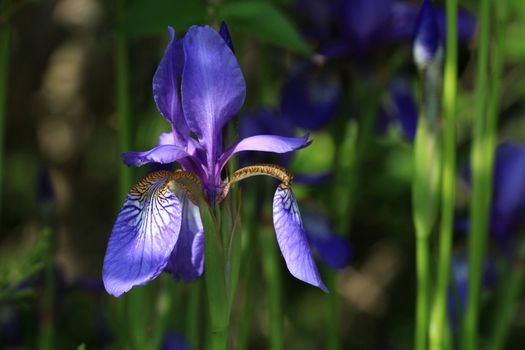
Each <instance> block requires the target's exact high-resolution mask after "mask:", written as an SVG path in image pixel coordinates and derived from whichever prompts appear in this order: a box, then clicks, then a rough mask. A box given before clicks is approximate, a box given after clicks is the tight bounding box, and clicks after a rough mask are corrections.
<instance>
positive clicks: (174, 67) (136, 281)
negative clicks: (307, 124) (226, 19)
mask: <svg viewBox="0 0 525 350" xmlns="http://www.w3.org/2000/svg"><path fill="white" fill-rule="evenodd" d="M169 34H170V41H169V44H168V46H167V48H166V51H165V53H164V56H163V58H162V60H161V62H160V64H159V66H158V68H157V71H156V73H155V75H154V77H153V96H154V100H155V103H156V105H157V108H158V110H159V112H160V114H161V115H162V116H163V117H164V118H166V120H167V121H168V122H169V123H170V124H171V126H172V132H171V133H164V134H161V135H160V137H159V143H158V146H157V147H155V148H153V149H151V150H148V151H145V152H128V153H124V154H123V157H122V158H123V160H124V162H125V163H126V164H127V165H129V166H141V165H144V164H147V163H153V162H155V163H162V164H167V163H177V164H178V165H179V166H180V169H179V170H177V171H174V172H172V171H157V172H154V173H151V174H149V175H148V176H146V177H145V178H144V179H142V180H141V181H139V182H138V183H137V184H136V185H134V186H133V187H132V188H131V190H130V192H129V193H128V195H127V197H126V199H125V202H124V205H123V206H122V209H121V211H120V213H119V214H118V217H117V220H116V222H115V224H114V226H113V230H112V232H111V235H110V238H109V243H108V247H107V250H106V255H105V258H104V266H103V280H104V286H105V288H106V290H107V291H108V293H110V294H111V295H114V296H116V297H119V296H121V295H122V294H124V293H126V292H127V291H129V290H130V289H131V288H133V287H136V286H142V285H144V284H146V283H148V282H150V281H151V280H153V279H154V278H156V277H157V276H158V275H159V274H160V273H161V272H162V271H164V270H167V271H169V272H171V273H172V275H173V276H174V277H175V278H177V279H180V278H182V279H184V280H187V281H190V280H193V279H195V278H197V277H200V276H201V275H202V273H203V265H204V264H203V262H204V234H211V233H205V232H204V229H203V224H202V220H201V217H200V210H199V206H202V205H207V206H210V207H215V206H218V205H220V202H221V201H222V200H223V199H224V198H225V197H226V196H227V195H228V191H229V189H230V187H231V185H232V184H233V183H234V182H237V181H240V180H242V179H244V178H246V177H250V176H254V175H269V176H272V177H275V178H277V179H278V180H280V184H279V185H278V187H277V190H276V191H275V195H274V199H273V223H274V228H275V232H276V235H277V242H278V244H279V247H280V249H281V252H282V255H283V257H284V259H285V262H286V265H287V267H288V270H289V271H290V273H291V274H292V275H293V276H295V277H296V278H298V279H300V280H302V281H304V282H307V283H310V284H312V285H314V286H316V287H319V288H320V289H322V290H323V291H326V287H325V285H324V284H323V282H322V280H321V278H320V275H319V272H318V270H317V267H316V265H315V263H314V260H313V258H312V255H311V251H310V247H309V245H308V240H307V238H306V234H305V232H304V228H303V225H302V222H301V217H300V214H299V209H298V206H297V201H296V199H295V197H294V194H293V192H292V189H291V187H290V186H291V182H292V176H291V175H290V174H289V173H288V171H287V170H286V169H284V168H282V167H279V166H276V165H268V164H260V165H252V166H247V167H244V168H241V169H239V170H237V171H236V172H234V173H233V174H232V175H231V177H230V178H229V179H227V178H224V176H223V169H224V166H225V165H226V163H227V162H228V160H229V159H230V158H231V157H232V156H233V155H234V154H236V153H238V152H242V151H263V152H274V153H286V152H291V151H294V150H297V149H300V148H303V147H306V146H308V145H309V141H308V135H305V136H304V137H298V138H294V137H282V136H276V135H256V136H251V137H247V138H245V139H242V140H240V141H239V142H237V143H235V144H233V145H231V146H230V147H229V148H227V149H226V150H223V149H222V145H223V140H222V128H223V127H224V126H225V125H226V123H227V122H228V121H229V120H230V119H231V118H232V116H234V115H235V114H237V113H238V112H239V110H240V109H241V107H242V105H243V103H244V98H245V92H246V85H245V81H244V77H243V74H242V72H241V69H240V67H239V64H238V62H237V59H236V57H235V55H234V53H233V50H232V46H231V39H230V38H229V35H228V31H227V30H226V28H225V26H224V24H223V29H222V30H221V31H220V34H219V33H217V32H216V31H215V30H213V29H212V28H210V27H208V26H192V27H191V28H190V29H189V30H188V32H187V33H186V36H185V37H184V38H182V39H178V40H176V39H175V32H174V30H173V29H172V28H169Z"/></svg>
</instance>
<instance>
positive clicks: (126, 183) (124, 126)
mask: <svg viewBox="0 0 525 350" xmlns="http://www.w3.org/2000/svg"><path fill="white" fill-rule="evenodd" d="M124 9H125V0H116V1H115V17H116V19H117V21H118V20H119V19H120V18H121V17H122V15H123V13H124ZM128 73H129V63H128V50H127V39H126V35H125V34H124V33H123V32H122V31H120V30H116V31H115V87H116V91H115V98H116V101H115V105H116V113H117V138H118V151H119V153H121V152H125V151H128V150H130V149H131V147H130V146H131V142H130V120H129V119H130V118H129V76H128ZM130 187H131V171H130V169H129V168H128V167H127V166H125V165H121V166H120V173H119V180H118V203H119V205H120V203H122V201H124V198H126V195H127V193H128V191H129V189H130ZM113 303H114V306H115V308H114V311H115V316H116V319H117V322H116V324H117V327H116V328H117V329H116V331H117V342H118V343H119V344H120V345H123V346H124V344H127V345H128V341H129V337H128V336H129V335H130V332H128V324H129V323H128V321H129V320H128V317H127V306H128V297H127V296H125V297H124V298H121V299H119V300H116V301H113Z"/></svg>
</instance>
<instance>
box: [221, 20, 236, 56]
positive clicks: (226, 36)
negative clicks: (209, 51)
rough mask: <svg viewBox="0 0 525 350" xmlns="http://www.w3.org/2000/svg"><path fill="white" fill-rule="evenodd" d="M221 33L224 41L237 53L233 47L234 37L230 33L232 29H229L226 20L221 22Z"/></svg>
mask: <svg viewBox="0 0 525 350" xmlns="http://www.w3.org/2000/svg"><path fill="white" fill-rule="evenodd" d="M219 34H220V35H221V37H222V38H223V39H224V42H226V44H227V45H228V47H229V48H230V49H231V50H232V52H233V53H235V50H234V49H233V41H232V37H231V35H230V31H229V30H228V26H227V25H226V23H224V21H222V22H221V28H220V29H219Z"/></svg>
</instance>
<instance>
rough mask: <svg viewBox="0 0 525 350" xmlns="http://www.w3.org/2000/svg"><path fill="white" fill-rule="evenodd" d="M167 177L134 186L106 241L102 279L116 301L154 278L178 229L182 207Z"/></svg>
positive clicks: (156, 176)
mask: <svg viewBox="0 0 525 350" xmlns="http://www.w3.org/2000/svg"><path fill="white" fill-rule="evenodd" d="M169 178H170V173H169V172H165V171H161V172H157V173H153V174H150V175H148V176H147V177H145V178H144V179H142V180H141V181H140V182H139V183H137V184H136V185H135V186H133V187H132V188H131V190H130V192H129V194H128V196H127V197H126V200H125V202H124V205H123V206H122V209H121V210H120V213H119V215H118V217H117V221H116V222H115V225H114V226H113V230H112V231H111V236H110V237H109V243H108V248H107V250H106V256H105V257H104V267H103V272H102V278H103V281H104V287H105V288H106V290H107V292H108V293H109V294H111V295H113V296H116V297H119V296H121V295H122V294H124V293H126V292H127V291H129V290H130V289H131V288H133V287H137V286H142V285H144V284H146V283H148V282H149V281H151V280H152V279H154V278H155V277H157V276H158V275H159V274H160V273H161V272H162V270H164V267H165V266H166V264H167V263H168V259H169V257H170V254H171V252H172V250H173V247H174V246H175V243H176V242H177V238H178V236H179V230H180V227H181V210H182V209H181V205H180V202H179V200H178V199H177V197H176V196H175V195H174V194H173V193H171V192H170V191H169V189H168V187H167V183H168V181H169Z"/></svg>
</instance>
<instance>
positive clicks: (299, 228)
mask: <svg viewBox="0 0 525 350" xmlns="http://www.w3.org/2000/svg"><path fill="white" fill-rule="evenodd" d="M273 226H274V228H275V233H276V235H277V243H278V244H279V248H280V249H281V253H282V254H283V257H284V260H285V261H286V266H287V267H288V271H290V273H291V274H292V275H293V276H294V277H296V278H298V279H300V280H301V281H304V282H306V283H309V284H311V285H313V286H315V287H319V288H320V289H321V290H322V291H324V292H328V289H327V288H326V286H325V285H324V283H323V281H322V280H321V276H320V275H319V271H318V270H317V266H315V262H314V259H313V257H312V252H311V251H310V246H309V245H308V239H307V238H306V233H305V231H304V228H303V224H302V222H301V216H300V213H299V207H298V206H297V200H296V199H295V196H294V195H293V193H292V190H291V189H290V188H289V187H284V186H283V185H280V186H279V187H278V188H277V190H276V191H275V196H274V197H273Z"/></svg>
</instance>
